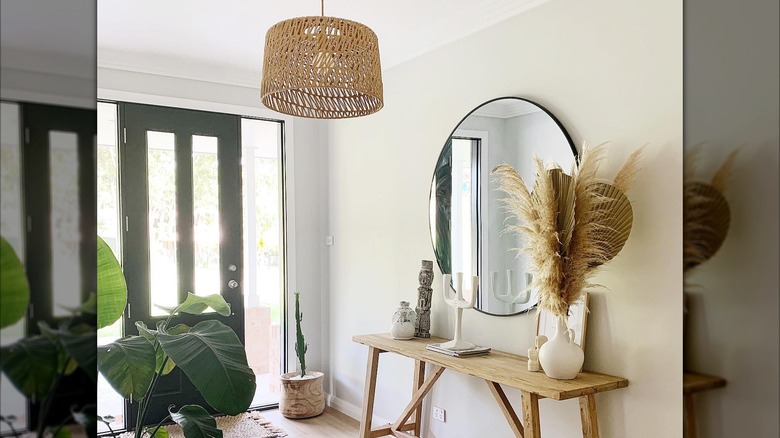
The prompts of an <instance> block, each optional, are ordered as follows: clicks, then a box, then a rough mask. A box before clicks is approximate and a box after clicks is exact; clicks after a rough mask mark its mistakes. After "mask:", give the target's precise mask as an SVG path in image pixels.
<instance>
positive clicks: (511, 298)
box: [490, 269, 531, 304]
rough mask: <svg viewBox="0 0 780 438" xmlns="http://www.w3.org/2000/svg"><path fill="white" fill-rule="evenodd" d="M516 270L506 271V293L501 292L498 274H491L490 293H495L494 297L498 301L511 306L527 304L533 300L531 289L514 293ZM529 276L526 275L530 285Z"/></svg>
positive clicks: (495, 272)
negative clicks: (498, 284)
mask: <svg viewBox="0 0 780 438" xmlns="http://www.w3.org/2000/svg"><path fill="white" fill-rule="evenodd" d="M514 274H515V270H514V269H507V270H506V292H499V291H498V287H497V283H498V272H497V271H493V272H491V273H490V291H491V292H492V293H493V296H494V297H496V299H497V300H499V301H502V302H504V303H509V304H525V303H527V302H528V301H529V300H530V299H531V289H529V288H528V287H526V288H525V289H522V290H519V291H517V293H513V292H512V285H513V284H514V281H513V280H514ZM528 276H529V274H526V283H527V284H530V283H531V282H530V280H529V279H528Z"/></svg>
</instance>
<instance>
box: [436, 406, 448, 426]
mask: <svg viewBox="0 0 780 438" xmlns="http://www.w3.org/2000/svg"><path fill="white" fill-rule="evenodd" d="M445 414H446V412H445V411H444V409H442V408H440V407H438V406H434V407H433V419H434V420H439V421H441V422H442V423H444V422H445V421H447V420H446V419H445Z"/></svg>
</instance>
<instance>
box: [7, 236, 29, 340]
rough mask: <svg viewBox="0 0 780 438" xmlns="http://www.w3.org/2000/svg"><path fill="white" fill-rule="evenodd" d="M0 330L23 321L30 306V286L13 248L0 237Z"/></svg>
mask: <svg viewBox="0 0 780 438" xmlns="http://www.w3.org/2000/svg"><path fill="white" fill-rule="evenodd" d="M0 284H1V285H2V287H0V328H3V327H8V326H9V325H12V324H15V323H16V322H17V321H19V320H20V319H22V317H23V316H24V312H26V311H27V305H28V304H30V284H29V283H28V282H27V274H26V273H25V271H24V265H22V262H21V261H20V260H19V257H17V256H16V252H14V249H13V247H12V246H11V245H10V244H9V243H8V241H6V240H5V238H3V237H2V236H0Z"/></svg>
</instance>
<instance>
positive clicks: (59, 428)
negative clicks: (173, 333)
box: [0, 236, 121, 438]
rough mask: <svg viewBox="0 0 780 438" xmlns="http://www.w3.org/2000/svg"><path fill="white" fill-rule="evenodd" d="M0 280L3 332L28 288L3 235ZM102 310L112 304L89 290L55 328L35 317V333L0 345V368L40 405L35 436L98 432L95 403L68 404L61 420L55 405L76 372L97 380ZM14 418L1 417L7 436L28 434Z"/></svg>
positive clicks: (23, 308)
mask: <svg viewBox="0 0 780 438" xmlns="http://www.w3.org/2000/svg"><path fill="white" fill-rule="evenodd" d="M0 284H2V287H0V330H2V329H4V328H6V327H10V326H12V325H14V324H16V323H17V322H18V321H19V320H21V319H22V318H23V317H24V316H25V314H26V312H27V309H28V306H29V303H30V286H29V282H28V280H27V274H26V272H25V269H24V266H23V265H22V262H21V261H20V259H19V257H18V256H17V255H16V253H15V252H14V250H13V248H12V247H11V245H10V244H9V243H8V241H6V240H5V238H3V237H2V236H0ZM119 292H120V291H118V292H117V293H119ZM101 309H103V310H106V311H108V309H110V305H109V304H108V303H98V302H97V300H96V297H95V294H90V296H89V298H88V299H87V301H85V302H84V303H83V304H82V305H81V306H79V307H77V308H67V309H66V310H68V311H69V312H70V313H71V316H70V317H68V318H65V319H62V320H60V321H59V325H58V326H57V327H56V328H53V327H51V326H49V324H47V323H46V321H42V320H38V321H35V322H36V323H37V327H38V332H39V333H37V334H36V333H35V332H34V330H31V331H32V332H33V333H31V334H29V335H27V336H24V337H22V338H21V339H19V340H18V341H16V342H14V343H12V344H9V345H5V346H3V347H2V348H0V369H2V372H3V374H5V376H6V377H7V378H8V380H9V381H10V382H11V384H12V385H13V386H14V387H15V388H16V389H17V390H18V391H19V392H20V393H22V394H23V395H24V396H25V397H26V398H27V399H29V400H31V401H32V402H33V403H34V405H35V406H36V407H37V409H38V415H37V418H38V421H37V424H35V425H33V428H31V430H30V432H34V436H36V437H37V438H44V437H57V438H60V437H70V436H84V435H85V434H86V435H87V436H90V437H93V436H95V435H96V431H95V421H96V419H95V417H96V414H95V411H96V406H95V405H94V404H87V405H84V406H76V405H73V406H70V407H69V414H67V415H66V416H65V417H64V418H56V417H55V414H53V410H54V409H53V408H54V406H53V404H54V400H55V398H56V396H57V395H58V392H59V391H60V389H61V387H62V383H63V382H64V380H65V379H67V378H68V376H71V375H73V374H74V373H76V372H83V373H86V375H87V376H89V378H90V379H91V381H92V383H94V384H96V379H97V376H96V374H95V361H96V353H95V344H96V341H97V332H96V329H97V328H100V327H102V325H101V321H100V320H99V318H98V320H97V327H96V326H95V324H96V318H95V316H96V314H97V313H98V312H99V310H101ZM119 313H120V314H121V309H120V310H119ZM79 370H80V371H79ZM16 421H17V418H15V416H13V415H9V416H2V415H0V422H2V423H4V424H5V425H7V426H8V428H9V429H10V436H14V437H19V436H23V435H24V436H30V435H28V434H27V433H25V431H23V430H17V429H16V427H14V423H15V422H16ZM75 423H78V425H80V426H78V425H76V424H75Z"/></svg>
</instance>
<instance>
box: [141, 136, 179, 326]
mask: <svg viewBox="0 0 780 438" xmlns="http://www.w3.org/2000/svg"><path fill="white" fill-rule="evenodd" d="M175 140H176V139H175V135H174V134H173V133H170V132H157V131H147V132H146V142H147V143H146V144H147V148H148V152H147V154H148V155H147V163H148V164H147V176H148V178H149V262H150V266H151V269H150V271H151V272H150V283H151V313H152V315H155V316H160V315H165V311H163V310H162V309H160V308H159V307H158V306H166V307H175V306H176V305H177V304H178V303H179V292H178V291H179V278H178V273H177V272H178V271H177V264H176V250H177V242H178V233H177V227H176V156H175V153H174V150H175V144H176V142H175Z"/></svg>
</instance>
